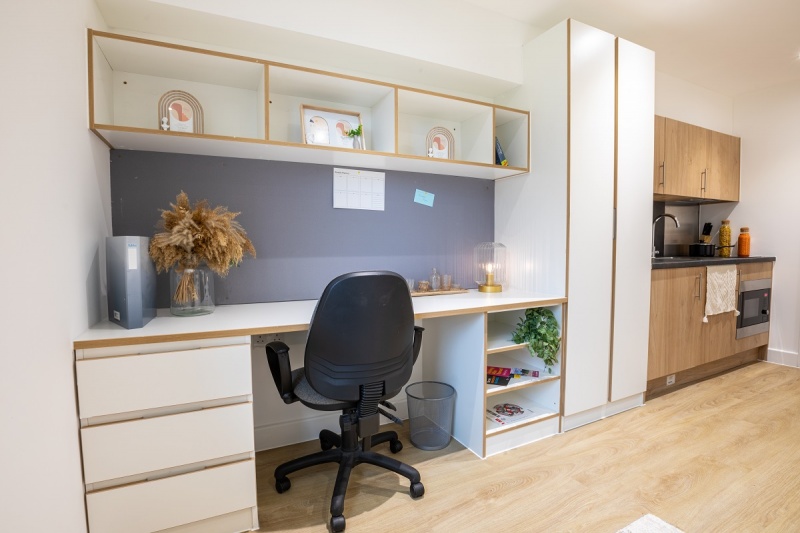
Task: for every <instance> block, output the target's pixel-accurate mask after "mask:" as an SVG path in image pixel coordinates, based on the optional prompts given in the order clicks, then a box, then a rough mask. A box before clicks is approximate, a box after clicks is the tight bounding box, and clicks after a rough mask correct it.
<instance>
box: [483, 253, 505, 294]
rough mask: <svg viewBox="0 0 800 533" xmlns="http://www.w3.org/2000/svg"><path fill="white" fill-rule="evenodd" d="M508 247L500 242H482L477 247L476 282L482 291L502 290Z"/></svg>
mask: <svg viewBox="0 0 800 533" xmlns="http://www.w3.org/2000/svg"><path fill="white" fill-rule="evenodd" d="M505 265H506V247H505V245H503V244H501V243H499V242H482V243H480V244H479V245H477V246H476V247H475V283H477V284H478V291H480V292H502V290H503V284H504V283H505V282H506V279H505Z"/></svg>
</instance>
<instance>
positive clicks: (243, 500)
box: [86, 460, 256, 533]
mask: <svg viewBox="0 0 800 533" xmlns="http://www.w3.org/2000/svg"><path fill="white" fill-rule="evenodd" d="M255 506H256V477H255V461H252V460H251V461H242V462H239V463H233V464H229V465H225V466H219V467H215V468H208V469H206V470H201V471H198V472H192V473H190V474H183V475H180V476H174V477H169V478H164V479H158V480H155V481H147V482H142V483H134V484H132V485H126V486H124V487H119V488H115V489H107V490H102V491H98V492H92V493H89V494H87V495H86V508H87V511H88V513H87V514H88V516H89V531H90V532H91V533H144V532H151V531H159V530H161V529H167V528H170V527H175V526H179V525H181V524H188V523H190V522H196V521H199V520H205V519H207V518H211V517H214V516H219V515H222V514H225V513H231V512H233V511H238V510H241V509H246V508H249V507H255Z"/></svg>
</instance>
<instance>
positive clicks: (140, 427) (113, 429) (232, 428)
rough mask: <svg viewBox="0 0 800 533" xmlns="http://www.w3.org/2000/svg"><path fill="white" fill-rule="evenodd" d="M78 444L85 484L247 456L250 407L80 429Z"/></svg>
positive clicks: (250, 436)
mask: <svg viewBox="0 0 800 533" xmlns="http://www.w3.org/2000/svg"><path fill="white" fill-rule="evenodd" d="M81 444H82V449H83V474H84V481H85V483H87V484H89V483H96V482H98V481H105V480H109V479H117V478H121V477H125V476H132V475H136V474H142V473H146V472H153V471H156V470H161V469H165V468H171V467H175V466H182V465H188V464H192V463H199V462H201V461H208V460H211V459H217V458H219V457H227V456H229V455H236V454H240V453H246V452H252V451H253V449H254V441H253V406H252V404H251V403H242V404H236V405H231V406H227V407H217V408H214V409H204V410H202V411H194V412H190V413H182V414H177V415H169V416H160V417H157V418H147V419H140V420H132V421H130V422H119V423H116V424H105V425H101V426H94V427H86V428H83V429H81Z"/></svg>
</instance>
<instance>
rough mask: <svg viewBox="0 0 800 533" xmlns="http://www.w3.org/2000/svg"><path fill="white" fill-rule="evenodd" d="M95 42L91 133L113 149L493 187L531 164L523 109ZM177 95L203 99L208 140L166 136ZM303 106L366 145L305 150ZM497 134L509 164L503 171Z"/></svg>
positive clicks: (110, 38)
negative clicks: (435, 150)
mask: <svg viewBox="0 0 800 533" xmlns="http://www.w3.org/2000/svg"><path fill="white" fill-rule="evenodd" d="M88 35H89V100H90V101H89V121H90V128H91V130H92V131H93V132H94V133H95V134H97V135H98V136H99V137H100V138H101V139H102V140H103V141H104V142H105V143H106V144H107V145H108V146H109V147H111V148H117V149H127V150H150V151H159V152H175V153H184V154H201V155H217V156H227V157H242V158H250V159H270V160H278V161H300V162H306V163H317V164H328V165H347V166H356V167H365V168H377V169H386V170H402V171H411V172H425V173H431V174H445V175H457V176H465V177H474V178H483V179H492V180H493V179H499V178H504V177H508V176H513V175H516V174H522V173H525V172H528V170H529V167H530V165H529V131H530V114H529V113H528V112H527V111H522V110H517V109H510V108H506V107H501V106H497V105H494V104H491V103H485V102H479V101H475V100H469V99H464V98H459V97H454V96H448V95H445V94H438V93H433V92H429V91H422V90H419V89H414V88H410V87H403V86H399V85H393V84H388V83H383V82H379V81H373V80H367V79H362V78H356V77H353V76H345V75H340V74H335V73H330V72H323V71H320V70H314V69H308V68H302V67H296V66H292V65H286V64H279V63H273V62H269V61H266V60H262V59H258V58H252V57H246V56H239V55H233V54H227V53H220V52H216V51H212V50H204V49H199V48H192V47H188V46H182V45H176V44H171V43H164V42H158V41H153V40H147V39H141V38H136V37H130V36H124V35H116V34H112V33H106V32H101V31H95V30H91V29H90V30H89V34H88ZM174 90H178V91H185V92H187V93H189V94H191V95H192V96H193V97H195V98H196V99H197V100H198V101H199V102H200V104H201V106H202V110H203V115H204V124H203V126H204V127H203V132H202V133H183V132H177V131H169V130H164V129H162V127H161V117H160V116H159V112H158V102H159V99H160V98H161V96H162V95H163V94H164V93H166V92H168V91H174ZM302 105H306V106H314V107H318V108H324V109H332V110H337V111H342V112H345V113H347V114H350V115H355V114H358V115H360V117H361V121H362V124H363V129H364V142H365V146H366V148H365V149H356V150H354V149H352V148H345V147H341V146H334V145H320V144H306V143H305V142H304V138H303V134H302V131H303V128H302V124H301V106H302ZM434 127H441V128H445V129H447V130H448V131H449V132H450V133H451V134H452V136H453V138H454V141H455V142H454V146H455V153H454V157H453V158H452V159H443V158H442V159H439V158H431V157H428V154H427V144H426V137H427V134H428V132H429V131H430V130H431V129H432V128H434ZM495 137H497V138H498V139H499V140H500V142H501V144H502V146H503V149H504V151H505V153H506V156H507V160H508V166H501V165H496V164H495V149H494V147H495ZM332 144H335V143H332Z"/></svg>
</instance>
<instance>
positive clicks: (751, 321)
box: [736, 279, 772, 339]
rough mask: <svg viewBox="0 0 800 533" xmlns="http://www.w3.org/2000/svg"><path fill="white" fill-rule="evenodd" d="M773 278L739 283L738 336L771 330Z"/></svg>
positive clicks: (739, 337) (738, 337)
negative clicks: (770, 311)
mask: <svg viewBox="0 0 800 533" xmlns="http://www.w3.org/2000/svg"><path fill="white" fill-rule="evenodd" d="M771 298H772V280H771V279H754V280H747V281H742V282H741V283H739V302H738V305H737V309H738V311H739V316H738V317H736V338H737V339H741V338H743V337H749V336H751V335H758V334H759V333H764V332H767V331H769V306H770V300H771Z"/></svg>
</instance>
